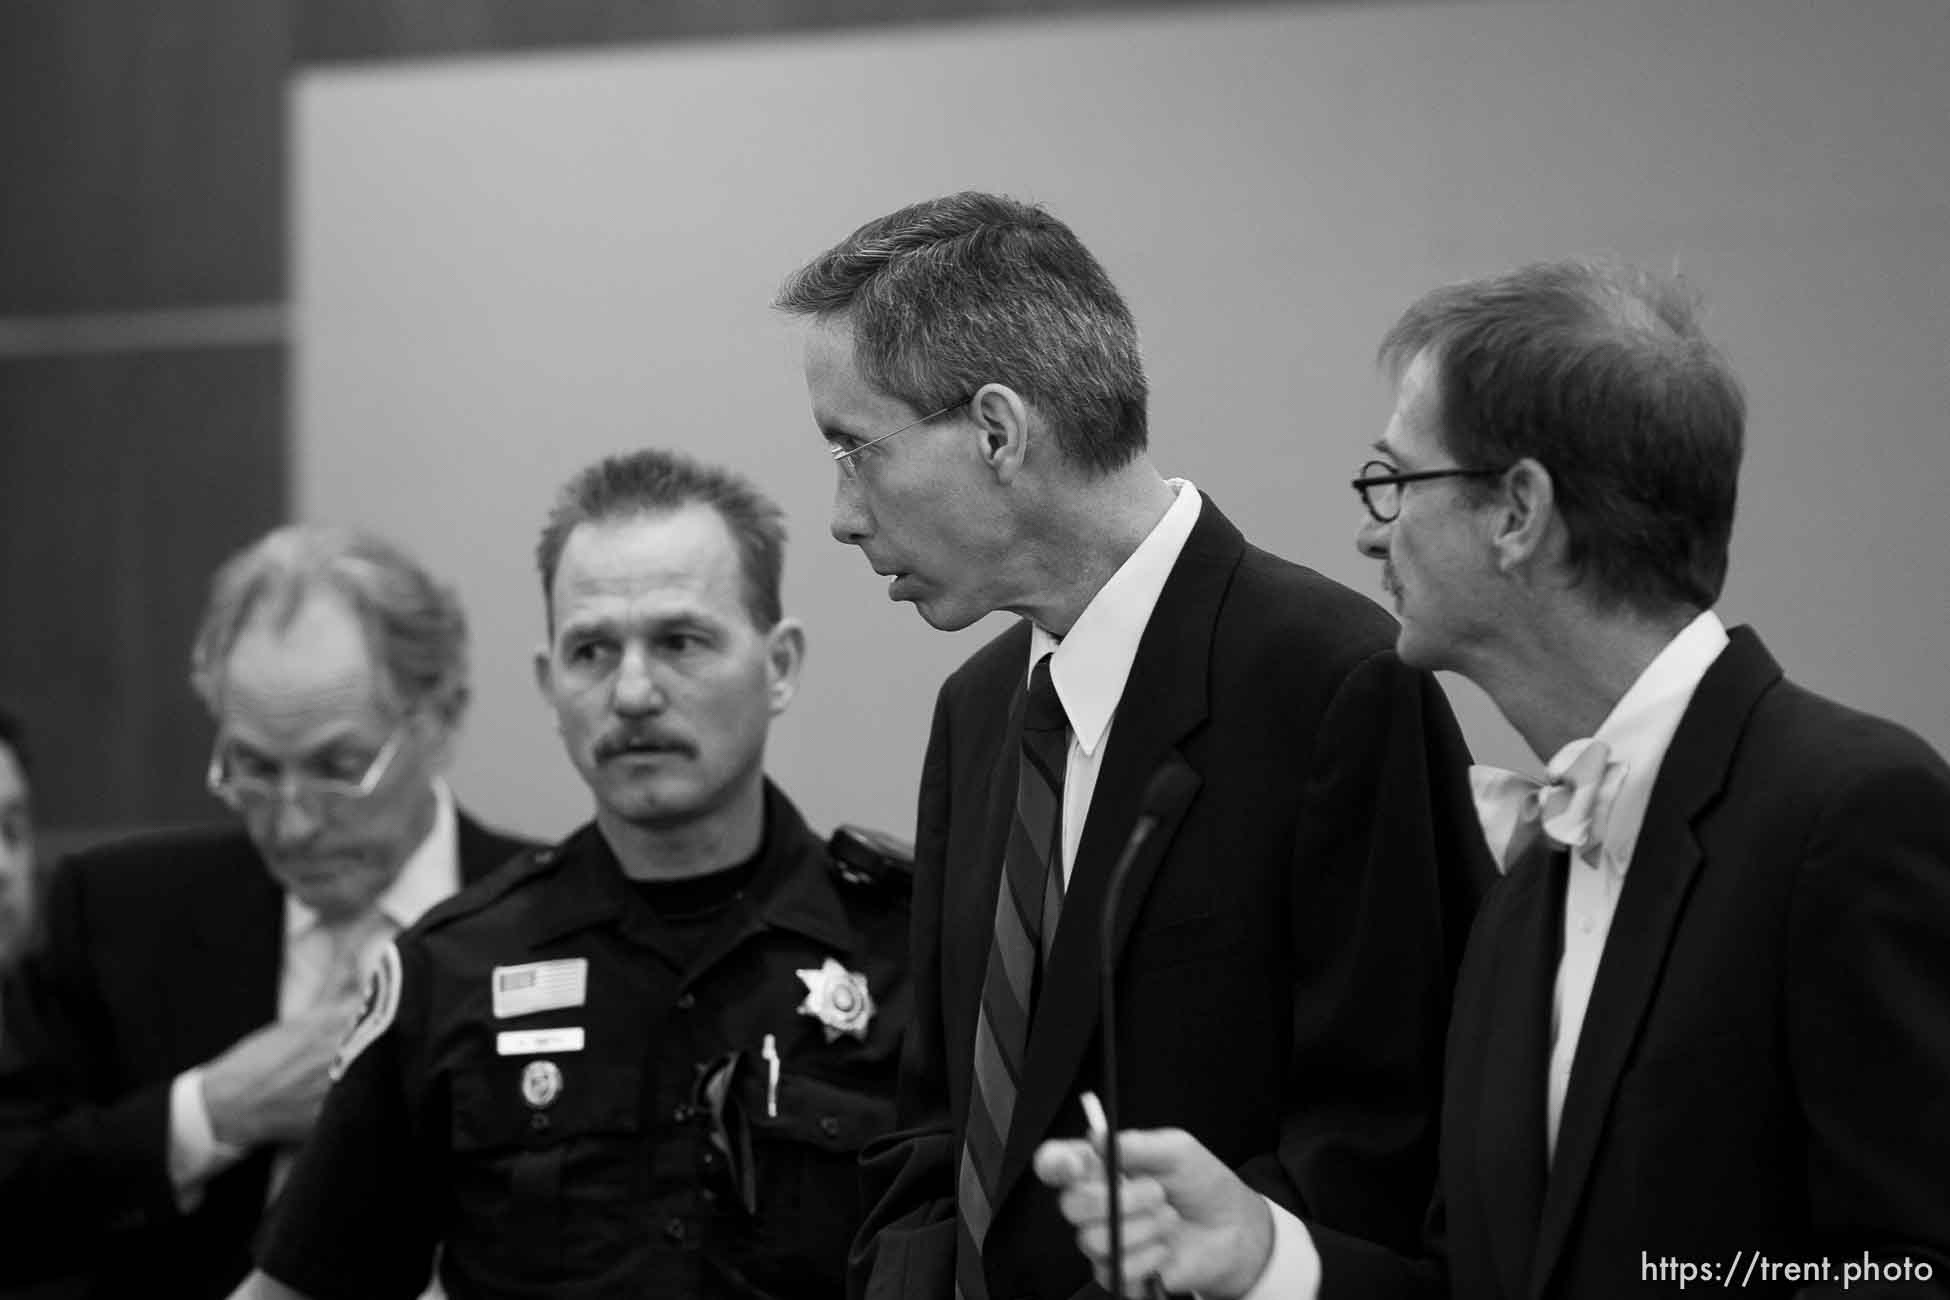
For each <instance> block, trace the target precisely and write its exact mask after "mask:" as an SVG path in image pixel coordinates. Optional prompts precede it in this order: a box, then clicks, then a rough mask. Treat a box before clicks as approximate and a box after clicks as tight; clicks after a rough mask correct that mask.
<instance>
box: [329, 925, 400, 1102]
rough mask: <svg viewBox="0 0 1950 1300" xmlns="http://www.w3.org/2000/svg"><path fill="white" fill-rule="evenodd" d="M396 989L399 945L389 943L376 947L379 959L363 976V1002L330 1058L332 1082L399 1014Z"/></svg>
mask: <svg viewBox="0 0 1950 1300" xmlns="http://www.w3.org/2000/svg"><path fill="white" fill-rule="evenodd" d="M399 988H400V965H399V948H398V947H397V946H396V945H394V944H390V943H389V944H387V945H386V946H385V947H384V948H382V949H380V952H379V960H378V961H376V962H374V963H373V967H372V974H371V975H370V976H368V977H367V979H366V1004H365V1006H364V1007H363V1008H362V1009H361V1010H360V1012H359V1018H358V1019H357V1020H356V1021H354V1022H353V1024H352V1028H351V1030H350V1031H348V1032H347V1033H346V1035H345V1041H344V1042H342V1043H340V1044H339V1050H338V1052H337V1053H336V1054H335V1055H334V1056H333V1057H332V1082H333V1083H337V1082H338V1081H339V1078H340V1077H341V1076H342V1075H344V1073H345V1072H346V1070H348V1069H349V1068H351V1065H352V1063H353V1062H354V1061H356V1060H358V1059H359V1053H361V1052H363V1051H365V1050H366V1048H368V1047H370V1046H371V1045H372V1043H373V1040H374V1039H376V1038H378V1037H379V1036H380V1035H381V1034H383V1033H385V1032H386V1031H387V1030H388V1029H390V1028H392V1025H393V1017H394V1016H396V1015H398V1014H399Z"/></svg>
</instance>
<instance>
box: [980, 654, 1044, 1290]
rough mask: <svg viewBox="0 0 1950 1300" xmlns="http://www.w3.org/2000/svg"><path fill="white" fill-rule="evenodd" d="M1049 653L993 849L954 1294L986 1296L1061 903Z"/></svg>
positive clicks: (1026, 717)
mask: <svg viewBox="0 0 1950 1300" xmlns="http://www.w3.org/2000/svg"><path fill="white" fill-rule="evenodd" d="M1049 660H1050V657H1049V656H1048V655H1044V656H1043V657H1042V658H1041V659H1039V660H1037V661H1036V670H1035V671H1034V672H1033V673H1031V674H1030V676H1029V699H1028V702H1027V704H1026V705H1025V707H1024V708H1023V715H1022V755H1021V759H1022V762H1021V770H1020V772H1019V774H1018V775H1017V777H1016V815H1015V819H1014V821H1013V822H1012V823H1011V824H1010V827H1009V843H1008V847H1007V848H1006V849H1005V850H1004V852H1003V864H1002V882H1001V888H1000V889H998V890H997V891H996V899H995V933H994V936H993V937H992V938H991V939H990V941H989V963H988V971H987V974H986V975H985V976H984V978H983V980H982V1008H981V1015H980V1017H979V1018H978V1020H977V1022H976V1026H975V1087H974V1090H973V1096H971V1097H970V1099H969V1105H968V1123H967V1125H966V1132H965V1134H964V1137H963V1140H962V1150H961V1173H960V1177H959V1181H958V1185H957V1191H956V1198H955V1199H956V1205H957V1209H958V1217H959V1219H960V1222H961V1226H960V1230H959V1232H958V1233H957V1234H956V1241H955V1295H956V1297H957V1300H987V1297H988V1285H987V1283H986V1282H985V1281H984V1280H983V1276H982V1243H983V1241H984V1240H985V1239H986V1238H987V1237H988V1231H989V1222H990V1220H991V1219H993V1218H994V1209H995V1206H994V1194H995V1190H996V1186H997V1183H998V1181H999V1180H1000V1178H1001V1175H1002V1152H1003V1150H1004V1148H1005V1146H1006V1145H1007V1143H1008V1141H1009V1121H1010V1119H1011V1118H1012V1117H1013V1116H1014V1114H1015V1109H1016V1091H1017V1089H1018V1088H1019V1087H1020V1086H1021V1084H1022V1063H1023V1057H1024V1055H1025V1052H1026V1049H1027V1048H1028V1045H1029V1020H1030V1017H1031V1015H1032V1014H1033V1013H1034V1011H1035V1006H1036V994H1037V989H1038V986H1039V984H1040V982H1041V975H1042V965H1043V962H1044V960H1045V959H1046V958H1047V957H1048V955H1049V946H1050V941H1051V940H1052V939H1054V938H1055V936H1056V919H1057V914H1058V913H1059V912H1060V911H1061V909H1062V907H1063V866H1062V857H1063V769H1064V765H1065V763H1066V762H1067V761H1068V758H1069V749H1070V724H1069V720H1068V719H1067V718H1066V717H1064V714H1063V702H1062V701H1061V700H1060V699H1058V698H1057V696H1056V684H1055V683H1054V682H1053V681H1051V680H1050V671H1049Z"/></svg>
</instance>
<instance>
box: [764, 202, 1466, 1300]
mask: <svg viewBox="0 0 1950 1300" xmlns="http://www.w3.org/2000/svg"><path fill="white" fill-rule="evenodd" d="M778 305H779V306H780V307H781V308H783V309H784V310H787V311H789V312H793V313H796V314H800V315H804V316H808V317H810V318H811V320H812V323H811V328H810V331H809V335H808V340H807V345H806V377H807V384H808V387H809V389H810V395H811V401H812V408H813V415H814V418H815V420H816V422H817V424H818V426H819V429H820V432H821V433H822V434H823V436H824V437H825V439H826V441H827V443H828V445H829V449H830V452H831V454H832V456H833V459H834V460H835V462H836V469H837V473H838V484H837V495H836V497H835V500H834V506H833V518H832V531H833V535H834V536H835V537H836V538H837V539H839V540H840V541H842V542H845V543H848V544H850V545H854V546H858V547H859V548H860V549H861V551H862V553H863V554H864V555H865V556H866V558H867V560H868V562H869V563H870V564H871V565H872V566H873V568H874V570H875V572H877V573H880V574H883V575H886V576H888V577H890V578H891V579H892V583H891V586H890V588H889V595H890V596H891V597H892V598H893V599H895V600H904V601H911V602H912V603H913V604H914V605H915V607H916V608H917V609H918V610H919V611H920V613H921V616H922V617H923V618H924V619H926V620H927V621H928V622H929V623H930V624H932V625H933V626H935V627H937V628H942V629H956V628H961V627H965V626H967V625H968V624H970V623H973V622H974V621H976V620H977V619H979V618H981V617H982V616H983V615H985V614H988V613H990V612H991V611H995V610H1007V611H1009V612H1010V613H1013V614H1015V615H1017V616H1019V618H1020V620H1021V621H1020V622H1018V623H1017V624H1016V625H1015V626H1014V627H1012V628H1010V629H1009V630H1008V631H1007V632H1005V633H1003V634H1002V635H1001V636H999V637H998V638H996V639H995V640H994V641H992V642H990V643H989V644H988V645H987V646H985V647H984V648H983V649H981V650H980V651H978V652H977V653H976V654H975V655H974V656H972V657H971V658H970V659H969V660H968V662H967V663H965V664H964V665H963V666H962V667H961V668H960V669H959V670H957V671H956V672H955V673H954V674H953V675H952V676H951V677H950V678H949V679H948V681H947V682H946V683H945V684H944V685H943V687H942V689H941V692H940V697H939V700H938V702H937V704H936V708H935V715H934V724H933V732H932V735H931V737H930V740H929V744H928V752H927V758H926V767H925V770H924V772H923V775H922V788H921V801H920V815H919V828H918V837H917V850H916V881H915V899H914V939H913V944H912V960H913V963H914V967H915V981H916V990H917V992H916V999H915V1003H916V1006H915V1019H914V1022H913V1025H912V1027H911V1028H910V1030H909V1038H908V1044H907V1050H906V1053H905V1055H904V1059H903V1068H902V1078H901V1092H900V1099H899V1112H900V1113H899V1117H898V1126H899V1131H898V1132H897V1133H896V1134H894V1135H893V1136H892V1137H890V1138H889V1139H888V1140H887V1141H886V1142H884V1143H883V1144H881V1145H880V1146H879V1147H878V1148H875V1149H870V1150H869V1151H868V1153H867V1156H866V1177H867V1180H868V1184H869V1191H870V1193H871V1194H873V1195H875V1196H876V1197H877V1198H878V1204H877V1207H876V1208H875V1210H874V1211H873V1213H872V1215H871V1216H870V1217H869V1220H868V1222H867V1224H866V1226H865V1227H864V1229H863V1231H862V1234H861V1236H860V1237H859V1238H858V1240H857V1243H856V1247H855V1252H854V1277H853V1286H852V1290H853V1293H854V1294H855V1295H861V1294H864V1295H866V1296H869V1297H872V1300H892V1298H894V1297H899V1298H900V1300H915V1298H920V1300H946V1297H948V1296H951V1295H959V1296H961V1297H963V1300H984V1298H986V1297H994V1300H1010V1298H1011V1297H1016V1296H1024V1295H1030V1296H1037V1297H1067V1296H1070V1295H1072V1294H1073V1293H1075V1292H1077V1291H1078V1290H1079V1289H1081V1288H1083V1287H1085V1286H1087V1285H1088V1284H1089V1272H1088V1270H1087V1268H1086V1267H1085V1265H1084V1263H1083V1261H1082V1259H1081V1258H1080V1257H1078V1256H1077V1255H1076V1253H1075V1251H1074V1250H1073V1249H1072V1248H1071V1246H1070V1234H1069V1230H1068V1228H1067V1225H1065V1223H1064V1222H1063V1220H1062V1218H1061V1217H1060V1216H1059V1214H1058V1213H1057V1209H1056V1206H1055V1204H1054V1201H1053V1198H1052V1197H1051V1196H1050V1195H1049V1193H1048V1192H1047V1191H1046V1190H1045V1189H1044V1188H1042V1187H1041V1186H1040V1185H1039V1184H1038V1183H1037V1181H1036V1179H1035V1178H1034V1177H1032V1176H1025V1175H1026V1174H1027V1166H1028V1160H1029V1155H1030V1152H1031V1151H1033V1150H1034V1149H1035V1147H1036V1144H1037V1143H1038V1142H1040V1141H1041V1140H1042V1139H1043V1138H1045V1137H1047V1136H1049V1135H1050V1134H1052V1133H1057V1132H1075V1131H1077V1129H1078V1128H1079V1127H1080V1126H1081V1123H1082V1120H1081V1117H1080V1114H1079V1111H1078V1107H1077V1097H1078V1094H1079V1092H1080V1091H1081V1090H1084V1089H1096V1090H1100V1091H1101V1090H1103V1089H1104V1088H1105V1087H1106V1083H1107V1081H1106V1080H1105V1078H1104V1077H1103V1068H1102V1055H1103V1035H1105V1034H1109V1033H1114V1034H1115V1035H1116V1038H1115V1046H1116V1050H1117V1056H1118V1057H1119V1060H1120V1066H1119V1072H1120V1076H1121V1077H1120V1079H1119V1080H1118V1084H1119V1085H1120V1088H1121V1096H1122V1100H1123V1108H1124V1114H1125V1116H1127V1117H1128V1118H1129V1119H1131V1120H1132V1121H1134V1122H1138V1123H1143V1122H1146V1121H1147V1120H1151V1121H1156V1122H1164V1121H1165V1120H1167V1119H1170V1120H1173V1121H1175V1122H1181V1123H1186V1124H1187V1125H1188V1126H1189V1127H1191V1128H1192V1129H1193V1131H1194V1132H1196V1133H1198V1134H1199V1136H1200V1137H1201V1138H1202V1139H1204V1140H1205V1141H1206V1142H1207V1143H1208V1144H1210V1145H1211V1147H1212V1148H1213V1149H1214V1150H1216V1151H1219V1152H1220V1153H1221V1154H1222V1155H1223V1158H1224V1159H1225V1160H1226V1161H1227V1162H1228V1163H1230V1164H1232V1165H1234V1166H1236V1167H1238V1168H1239V1169H1240V1171H1241V1172H1242V1174H1243V1175H1244V1176H1245V1177H1246V1178H1247V1179H1248V1180H1249V1181H1250V1182H1251V1184H1252V1186H1254V1187H1255V1188H1256V1189H1258V1190H1259V1191H1260V1192H1261V1193H1263V1194H1264V1195H1265V1196H1266V1197H1267V1198H1268V1199H1270V1200H1272V1201H1274V1202H1276V1203H1278V1204H1281V1205H1284V1206H1287V1207H1289V1208H1291V1209H1293V1210H1295V1211H1304V1212H1306V1213H1309V1214H1317V1215H1320V1216H1323V1217H1324V1218H1325V1219H1326V1220H1328V1221H1330V1222H1333V1223H1336V1224H1339V1225H1342V1226H1344V1227H1345V1228H1346V1229H1348V1230H1349V1231H1353V1232H1361V1233H1365V1234H1370V1235H1373V1236H1375V1237H1377V1238H1379V1239H1382V1240H1388V1241H1400V1242H1407V1241H1411V1240H1412V1239H1413V1238H1414V1236H1415V1234H1416V1231H1417V1228H1418V1225H1419V1221H1420V1215H1421V1211H1422V1209H1423V1205H1424V1202H1425V1200H1426V1196H1427V1189H1428V1185H1429V1181H1430V1178H1431V1177H1432V1170H1433V1160H1434V1153H1435V1107H1436V1103H1437V1098H1438V1095H1439V1090H1440V1074H1439V1067H1440V1061H1441V1049H1442V1036H1443V1027H1444V1024H1445V1020H1446V1008H1447V1003H1448V998H1449V993H1450V987H1451V978H1452V974H1453V972H1454V969H1455V964H1456V962H1457V960H1458V959H1459V955H1460V952H1461V948H1462V944H1463V939H1464V935H1465V932H1466V927H1467V925H1468V923H1469V918H1470V916H1471V914H1472V912H1473V909H1474V905H1475V902H1476V898H1477V890H1478V888H1479V886H1480V883H1481V881H1482V879H1483V878H1484V877H1486V876H1487V875H1488V873H1489V868H1488V864H1487V860H1486V859H1482V860H1481V866H1480V869H1479V867H1478V862H1479V855H1480V849H1481V840H1480V837H1479V836H1476V835H1475V834H1474V831H1473V827H1472V825H1471V822H1470V807H1469V800H1468V791H1467V787H1466V785H1465V782H1464V779H1463V769H1464V765H1465V764H1466V762H1467V756H1466V754H1465V751H1464V748H1463V745H1462V741H1461V738H1460V736H1459V734H1458V732H1457V730H1456V727H1455V723H1454V720H1453V719H1452V717H1451V715H1450V713H1449V709H1448V706H1447V704H1446V702H1445V701H1444V699H1443V697H1442V695H1441V692H1440V691H1439V689H1438V688H1437V686H1436V685H1435V683H1434V681H1433V680H1432V679H1431V678H1430V677H1428V676H1427V675H1425V674H1422V673H1417V672H1413V671H1411V670H1409V669H1406V668H1404V667H1403V666H1402V665H1401V663H1400V661H1399V660H1398V659H1397V658H1396V656H1395V654H1394V651H1393V648H1392V647H1393V643H1394V632H1395V629H1394V624H1393V622H1392V620H1390V619H1389V618H1388V617H1387V615H1386V614H1385V613H1383V612H1382V611H1381V610H1380V609H1378V608H1377V607H1376V606H1374V605H1373V604H1372V603H1370V602H1369V601H1367V600H1365V599H1363V598H1362V597H1359V596H1356V595H1354V594H1353V593H1352V592H1349V591H1347V590H1345V589H1343V588H1341V587H1339V586H1337V585H1335V584H1334V583H1332V582H1329V581H1327V580H1326V579H1324V578H1322V577H1320V576H1319V575H1318V574H1315V573H1312V572H1310V571H1308V570H1306V569H1302V568H1300V567H1298V566H1296V565H1293V564H1289V563H1287V562H1285V561H1283V560H1280V559H1277V558H1275V557H1274V556H1272V555H1269V554H1267V553H1266V552H1264V551H1261V550H1259V549H1257V548H1255V547H1253V546H1251V545H1249V544H1248V543H1247V542H1246V541H1245V539H1244V538H1243V537H1241V536H1240V533H1239V530H1238V529H1236V528H1235V527H1233V525H1232V524H1231V523H1230V522H1228V521H1227V520H1226V518H1225V517H1224V516H1223V515H1221V514H1220V513H1219V511H1218V508H1217V507H1216V506H1215V505H1213V504H1212V502H1210V501H1209V500H1207V499H1205V498H1204V497H1203V496H1202V495H1201V494H1200V493H1199V491H1198V490H1197V489H1196V488H1195V487H1193V486H1192V485H1191V484H1190V483H1188V482H1185V481H1182V480H1172V479H1166V478H1164V477H1163V476H1162V475H1160V474H1159V473H1158V472H1157V471H1156V470H1155V469H1154V468H1153V467H1152V464H1151V461H1150V460H1149V458H1148V456H1147V453H1146V444H1147V436H1146V414H1145V400H1146V390H1145V381H1144V374H1143V369H1142V367H1141V365H1140V363H1139V360H1138V351H1137V340H1136V332H1135V329H1134V327H1133V325H1132V321H1131V317H1130V313H1129V311H1128V310H1127V308H1126V307H1125V305H1124V302H1123V300H1122V298H1121V297H1120V296H1119V295H1118V293H1117V290H1116V289H1115V288H1114V287H1113V286H1112V285H1111V283H1110V281H1109V279H1108V277H1107V276H1106V275H1105V274H1104V271H1103V269H1102V267H1100V266H1099V265H1098V263H1097V262H1096V260H1095V259H1094V258H1093V257H1092V256H1091V255H1090V253H1089V252H1088V251H1087V250H1085V249H1084V247H1083V246H1082V244H1081V243H1079V242H1078V240H1077V239H1076V237H1075V235H1073V234H1072V233H1071V232H1070V230H1069V229H1068V228H1067V227H1066V226H1064V225H1063V224H1062V223H1061V222H1059V221H1057V220H1056V219H1055V218H1053V217H1051V216H1050V215H1049V214H1047V213H1046V212H1044V211H1042V210H1041V209H1038V208H1035V207H1031V206H1028V205H1025V204H1022V203H1018V202H1015V201H1012V200H1009V199H1004V198H998V197H994V196H990V195H983V194H960V195H955V196H952V197H949V198H944V199H939V200H935V201H932V202H927V203H921V204H917V205H915V206H913V207H909V208H905V209H903V210H901V211H899V212H895V213H893V214H891V215H890V216H886V217H883V218H880V219H879V220H876V221H873V222H870V223H868V224H867V225H866V226H863V227H862V228H861V229H859V230H858V231H856V232H855V233H854V234H853V235H851V236H849V237H848V238H847V239H845V240H843V241H842V242H841V243H840V244H839V245H837V246H836V247H834V248H833V249H832V250H830V251H828V252H827V253H825V254H822V255H821V256H820V257H818V258H816V259H815V260H814V261H813V262H811V263H810V264H809V265H807V266H806V267H805V268H803V269H802V270H800V271H799V272H797V273H796V274H795V275H794V276H793V277H792V278H791V279H790V280H789V281H788V282H787V284H786V286H785V288H784V289H783V290H782V292H781V294H780V297H779V301H778ZM1160 771H1170V772H1173V773H1175V774H1176V778H1175V781H1174V782H1173V784H1174V785H1175V788H1176V789H1177V790H1178V791H1179V794H1178V796H1177V797H1175V798H1173V799H1171V800H1169V801H1167V804H1168V806H1162V807H1159V808H1156V809H1151V810H1149V811H1151V812H1153V813H1155V815H1156V817H1157V826H1156V830H1155V832H1154V833H1153V834H1152V835H1151V836H1150V838H1149V840H1148V842H1147V847H1146V849H1145V851H1144V852H1143V853H1141V854H1140V855H1138V856H1137V857H1136V858H1135V859H1134V863H1133V866H1132V869H1131V873H1130V876H1129V880H1128V885H1127V888H1126V890H1125V892H1124V895H1123V905H1122V907H1121V909H1120V910H1119V912H1118V915H1117V917H1116V921H1115V924H1116V934H1117V942H1116V948H1117V951H1116V953H1115V954H1114V956H1115V960H1116V963H1117V981H1118V982H1117V989H1118V992H1119V995H1120V997H1121V998H1122V1008H1123V1014H1120V1016H1119V1021H1120V1023H1118V1024H1117V1025H1115V1026H1110V1025H1102V1024H1100V1023H1098V1022H1099V1014H1098V1005H1099V1002H1098V995H1099V975H1098V971H1099V941H1098V920H1099V916H1100V914H1101V913H1102V911H1103V907H1104V900H1105V892H1106V885H1107V878H1108V876H1109V875H1110V873H1111V868H1112V865H1113V863H1114V862H1115V860H1116V859H1117V858H1118V856H1119V852H1120V849H1121V848H1122V847H1123V846H1124V844H1125V841H1126V839H1127V837H1128V836H1129V834H1130V832H1131V830H1132V826H1133V823H1134V821H1135V820H1136V819H1137V816H1138V814H1139V811H1140V804H1141V803H1142V802H1143V801H1144V792H1145V791H1146V789H1147V787H1148V786H1149V785H1150V784H1151V783H1152V781H1153V778H1154V776H1155V774H1157V773H1159V772H1160Z"/></svg>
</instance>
